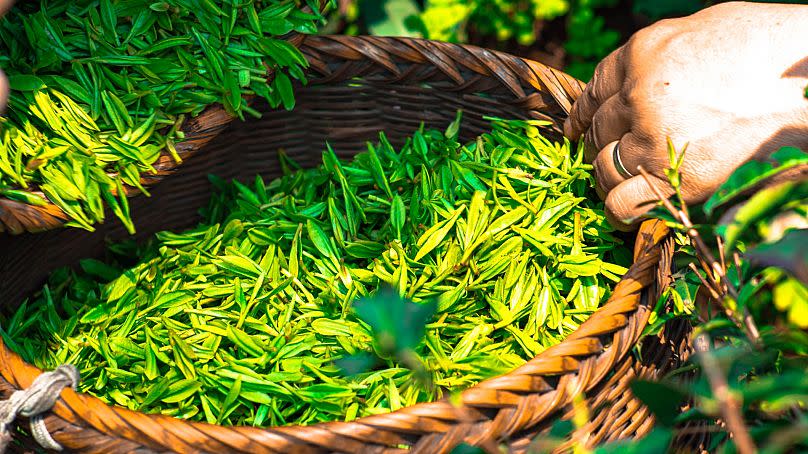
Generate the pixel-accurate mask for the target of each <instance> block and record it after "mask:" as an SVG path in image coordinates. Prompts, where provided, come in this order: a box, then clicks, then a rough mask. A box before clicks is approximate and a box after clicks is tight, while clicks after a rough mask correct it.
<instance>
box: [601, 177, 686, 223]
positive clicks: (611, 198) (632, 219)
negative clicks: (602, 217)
mask: <svg viewBox="0 0 808 454" xmlns="http://www.w3.org/2000/svg"><path fill="white" fill-rule="evenodd" d="M648 179H649V180H650V181H651V184H653V185H654V187H656V188H657V189H658V190H659V192H660V193H662V194H663V195H664V196H665V197H670V196H671V195H673V194H674V191H673V188H671V187H670V184H669V183H668V182H667V181H665V180H662V179H661V178H659V177H656V176H654V175H649V178H648ZM658 201H659V197H657V195H656V192H654V190H653V189H652V188H651V187H650V186H649V185H648V181H646V180H645V178H643V177H642V175H637V176H635V177H631V178H629V179H628V180H625V181H623V182H621V183H620V184H618V185H617V186H615V187H614V189H612V190H611V191H610V192H609V194H607V195H606V217H607V218H608V219H609V222H610V223H611V224H612V225H613V226H614V227H615V228H616V229H619V230H632V228H633V226H634V225H636V224H637V223H638V222H639V221H640V218H641V217H642V215H644V214H645V213H647V212H648V211H650V210H651V209H652V208H654V207H655V206H656V204H657V202H658Z"/></svg>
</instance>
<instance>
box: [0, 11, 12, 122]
mask: <svg viewBox="0 0 808 454" xmlns="http://www.w3.org/2000/svg"><path fill="white" fill-rule="evenodd" d="M11 2H12V0H0V16H2V15H3V14H4V13H5V12H6V10H8V9H9V7H11ZM7 101H8V79H6V75H5V74H3V71H0V113H2V112H3V110H5V108H6V102H7Z"/></svg>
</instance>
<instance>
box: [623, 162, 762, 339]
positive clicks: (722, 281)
mask: <svg viewBox="0 0 808 454" xmlns="http://www.w3.org/2000/svg"><path fill="white" fill-rule="evenodd" d="M637 170H638V171H639V172H640V174H641V175H642V177H643V179H645V182H646V183H647V184H648V186H649V187H650V188H651V191H653V193H654V195H655V196H656V197H657V199H659V201H660V202H661V203H662V205H663V206H664V207H665V208H666V209H667V210H668V211H669V212H670V213H671V215H672V216H673V217H674V219H676V221H677V222H679V223H680V224H682V225H683V226H684V227H685V229H686V230H687V236H688V237H690V240H691V241H692V242H693V246H694V247H695V249H696V253H697V257H698V259H699V262H700V263H701V265H702V268H704V271H705V272H706V274H707V278H708V279H710V280H711V281H713V282H715V283H716V285H717V288H716V290H717V291H718V293H719V298H718V300H719V302H720V303H721V304H722V305H724V309H725V310H726V311H727V314H729V315H730V318H732V319H734V320H735V322H736V323H737V324H738V325H741V326H742V327H743V329H744V331H745V332H746V336H747V337H748V338H749V340H751V341H752V343H753V344H755V345H757V344H758V340H759V339H760V333H759V332H758V329H757V325H755V321H754V320H753V319H752V317H751V315H750V314H749V311H748V310H747V308H746V307H744V308H743V314H741V315H738V314H735V311H734V310H733V309H731V308H730V307H729V306H727V305H726V302H725V301H724V296H726V295H727V294H729V296H730V297H731V298H732V299H733V300H735V301H736V302H737V301H738V289H736V288H735V285H734V284H733V283H732V281H730V280H729V278H727V273H726V267H725V266H723V265H722V263H723V259H722V263H719V262H718V261H717V260H716V259H715V256H714V255H713V252H712V251H711V250H710V248H709V247H708V246H707V243H705V242H704V240H703V239H702V238H701V234H699V231H698V230H696V228H695V227H694V226H693V223H692V222H691V221H690V217H689V216H688V215H687V212H686V211H685V210H683V209H677V208H676V207H675V206H674V205H673V203H671V201H670V200H668V198H667V197H665V195H664V194H663V193H662V191H660V190H659V188H657V187H656V186H655V185H654V184H653V182H652V181H651V175H650V174H649V173H648V171H646V170H645V168H643V166H642V165H639V166H637ZM699 277H700V278H701V276H699ZM733 315H735V316H734V317H733Z"/></svg>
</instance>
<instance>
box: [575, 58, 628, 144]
mask: <svg viewBox="0 0 808 454" xmlns="http://www.w3.org/2000/svg"><path fill="white" fill-rule="evenodd" d="M623 52H624V51H623V47H620V48H618V49H617V50H615V51H614V52H612V53H611V54H609V56H607V57H606V58H605V59H603V61H601V62H600V64H599V65H598V67H597V68H595V75H594V76H592V81H591V82H589V84H588V85H587V86H586V88H585V89H584V92H583V93H582V94H581V96H580V97H579V98H578V99H577V100H576V101H575V104H574V105H573V106H572V111H571V112H570V116H569V118H567V121H565V122H564V134H565V135H566V136H567V137H568V138H569V139H570V140H578V138H579V137H581V134H583V133H584V132H585V131H586V130H587V129H589V126H590V125H591V124H592V117H593V116H594V115H595V112H597V110H598V108H599V107H600V105H601V104H603V102H605V101H606V100H607V99H609V98H611V97H612V96H614V95H615V94H617V93H618V92H619V91H620V87H621V86H622V84H623V79H624V78H625V70H624V67H623V58H622V56H623Z"/></svg>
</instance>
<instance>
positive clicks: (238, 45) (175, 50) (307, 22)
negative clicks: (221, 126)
mask: <svg viewBox="0 0 808 454" xmlns="http://www.w3.org/2000/svg"><path fill="white" fill-rule="evenodd" d="M305 4H306V5H308V6H309V7H311V10H312V11H314V13H308V12H305V11H304V10H303V8H302V7H303V6H304V2H302V1H300V0H255V1H237V0H226V1H223V2H214V1H211V0H201V1H197V0H165V1H157V2H155V1H152V0H135V1H126V2H116V1H113V0H78V1H75V0H41V1H39V2H17V4H16V6H15V8H14V9H12V10H11V11H10V12H9V14H7V15H6V17H5V18H3V19H2V20H0V67H2V69H3V71H5V72H6V74H7V75H8V77H9V82H10V85H11V90H12V91H11V98H10V100H9V106H8V110H7V112H6V116H5V117H2V118H1V119H0V197H6V198H9V199H14V200H19V201H22V202H25V203H28V204H34V205H42V204H44V203H45V202H46V201H45V199H44V198H43V197H41V196H40V195H37V194H36V193H34V192H32V191H31V190H32V189H36V188H39V189H41V191H42V193H43V194H44V195H45V196H46V197H47V198H48V199H49V200H50V201H51V202H53V203H54V204H56V205H57V206H59V207H60V208H61V209H62V210H63V211H64V212H65V213H66V214H67V215H68V216H69V218H70V222H69V225H72V226H78V227H81V228H85V229H87V230H92V224H94V223H96V222H101V221H103V219H104V205H106V206H108V207H109V208H110V209H111V210H112V212H113V213H114V214H115V215H116V216H117V217H118V218H120V219H121V221H123V222H124V224H125V225H126V226H127V228H128V229H129V230H130V231H133V230H134V226H133V225H132V221H131V218H130V215H129V212H128V205H127V203H126V200H125V198H124V197H123V192H124V191H123V190H122V188H123V186H124V185H128V186H130V187H135V188H138V189H140V190H141V191H143V192H146V191H145V190H144V188H143V187H142V186H141V184H140V175H141V174H142V173H149V172H154V167H153V164H154V163H155V161H156V160H157V159H158V157H159V156H160V153H161V151H162V150H168V152H169V153H170V154H171V155H172V156H173V158H174V159H175V160H177V161H179V160H180V158H179V156H178V154H177V151H176V148H175V145H176V143H178V142H180V141H182V140H183V138H184V134H183V133H182V131H181V130H180V127H181V126H182V124H183V121H184V120H185V119H186V118H187V117H191V116H195V115H198V114H199V113H200V112H202V110H204V109H205V108H206V107H208V106H210V105H212V104H215V103H221V104H222V105H224V107H225V109H226V110H227V111H228V112H229V113H231V114H233V115H237V116H239V117H243V115H244V113H247V114H249V115H254V116H257V115H259V113H258V112H257V111H255V110H254V109H252V108H250V107H249V106H248V105H247V102H246V98H245V97H246V96H252V95H257V96H261V97H263V98H266V99H267V100H268V101H269V103H270V104H271V105H272V106H273V107H276V106H279V105H283V106H284V107H286V108H287V109H291V108H292V107H293V106H294V94H293V92H292V83H291V78H296V79H300V80H304V81H305V78H304V75H303V70H302V68H304V67H305V66H307V62H306V60H305V58H304V57H303V56H302V54H301V53H300V52H299V51H298V50H297V49H296V48H295V47H294V46H292V45H291V44H289V43H288V42H286V41H284V40H282V39H279V38H277V37H278V36H280V35H284V34H286V33H289V32H292V31H298V32H304V33H313V32H315V31H316V24H317V23H318V22H319V21H320V20H321V16H320V13H319V10H318V2H317V1H314V0H312V1H308V2H305Z"/></svg>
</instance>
